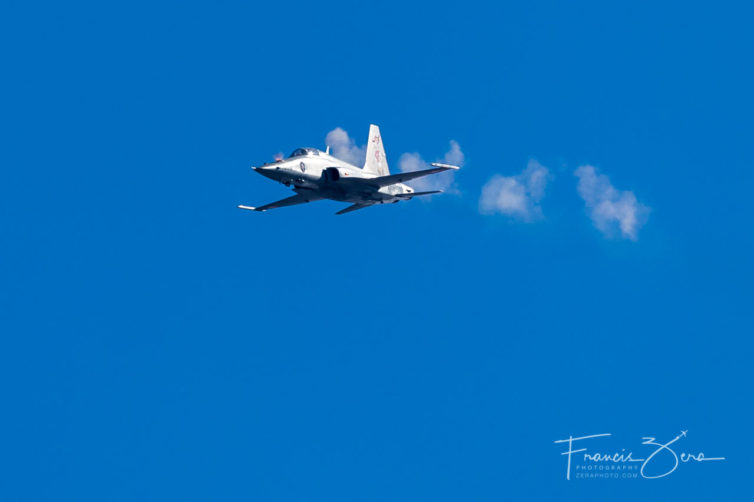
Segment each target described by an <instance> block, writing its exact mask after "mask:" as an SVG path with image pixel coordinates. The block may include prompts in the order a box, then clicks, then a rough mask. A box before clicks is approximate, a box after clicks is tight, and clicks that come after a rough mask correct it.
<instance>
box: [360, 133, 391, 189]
mask: <svg viewBox="0 0 754 502" xmlns="http://www.w3.org/2000/svg"><path fill="white" fill-rule="evenodd" d="M364 171H366V172H368V173H371V174H374V175H377V176H387V175H388V174H390V169H388V167H387V158H386V157H385V146H384V145H383V144H382V135H381V134H380V128H379V127H377V126H376V125H374V124H372V125H370V126H369V139H368V142H367V160H366V162H364Z"/></svg>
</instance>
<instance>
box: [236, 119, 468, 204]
mask: <svg viewBox="0 0 754 502" xmlns="http://www.w3.org/2000/svg"><path fill="white" fill-rule="evenodd" d="M253 169H254V170H255V171H256V172H258V173H259V174H261V175H263V176H266V177H268V178H270V179H272V180H275V181H278V182H280V183H282V184H283V185H285V186H287V187H292V188H293V191H294V192H296V195H294V196H292V197H288V198H287V199H283V200H279V201H277V202H272V203H270V204H265V205H264V206H259V207H252V206H243V205H239V206H238V207H239V208H241V209H248V210H250V211H267V210H268V209H274V208H277V207H285V206H293V205H296V204H303V203H305V202H314V201H315V200H321V199H331V200H337V201H341V202H350V203H351V204H352V205H350V206H348V207H347V208H345V209H342V210H340V211H338V212H337V213H335V214H344V213H349V212H351V211H356V210H357V209H362V208H365V207H369V206H373V205H375V204H389V203H394V202H400V201H402V200H409V199H411V198H413V197H416V196H417V195H429V194H433V193H439V192H441V190H433V191H430V192H415V191H414V189H413V188H411V187H410V186H408V185H405V184H404V183H403V182H405V181H409V180H412V179H414V178H419V177H421V176H427V175H428V174H434V173H439V172H442V171H447V170H448V169H458V166H451V165H448V164H437V163H433V164H432V168H431V169H424V170H422V171H414V172H411V173H400V174H390V171H389V170H388V167H387V158H386V157H385V147H384V146H383V144H382V136H380V129H379V127H377V126H376V125H374V124H372V125H370V126H369V144H368V145H367V158H366V162H365V163H364V167H363V168H359V167H356V166H354V165H351V164H349V163H348V162H344V161H342V160H340V159H336V158H335V157H333V156H332V155H330V147H329V146H328V147H327V150H326V151H324V152H323V151H321V150H317V149H316V148H298V149H296V150H294V151H293V153H292V154H291V155H290V157H288V158H287V159H280V160H276V161H275V162H271V163H266V164H264V165H263V166H261V167H253Z"/></svg>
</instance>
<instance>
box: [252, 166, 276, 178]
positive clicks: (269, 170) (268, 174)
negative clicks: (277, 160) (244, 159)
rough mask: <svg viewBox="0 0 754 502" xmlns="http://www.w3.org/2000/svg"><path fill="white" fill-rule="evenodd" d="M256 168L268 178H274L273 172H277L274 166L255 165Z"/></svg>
mask: <svg viewBox="0 0 754 502" xmlns="http://www.w3.org/2000/svg"><path fill="white" fill-rule="evenodd" d="M254 170H255V171H256V172H258V173H259V174H261V175H262V176H266V177H267V178H272V177H273V176H272V173H274V172H275V168H274V167H255V168H254Z"/></svg>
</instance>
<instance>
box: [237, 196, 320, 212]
mask: <svg viewBox="0 0 754 502" xmlns="http://www.w3.org/2000/svg"><path fill="white" fill-rule="evenodd" d="M320 199H322V197H318V196H316V195H314V194H313V193H303V194H301V193H300V194H296V195H294V196H293V197H288V198H287V199H283V200H279V201H277V202H270V203H269V204H265V205H264V206H260V207H253V206H243V205H240V204H239V206H238V207H239V208H240V209H248V210H249V211H267V210H268V209H275V208H278V207H285V206H295V205H296V204H305V203H307V202H313V201H315V200H320Z"/></svg>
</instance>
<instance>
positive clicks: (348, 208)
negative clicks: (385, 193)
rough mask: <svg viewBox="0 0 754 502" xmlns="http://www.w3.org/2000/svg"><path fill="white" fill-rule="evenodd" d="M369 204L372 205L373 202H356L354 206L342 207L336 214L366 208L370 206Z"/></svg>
mask: <svg viewBox="0 0 754 502" xmlns="http://www.w3.org/2000/svg"><path fill="white" fill-rule="evenodd" d="M369 206H371V204H354V205H352V206H348V207H347V208H345V209H341V210H340V211H338V212H337V213H335V214H346V213H350V212H351V211H357V210H359V209H364V208H365V207H369Z"/></svg>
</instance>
